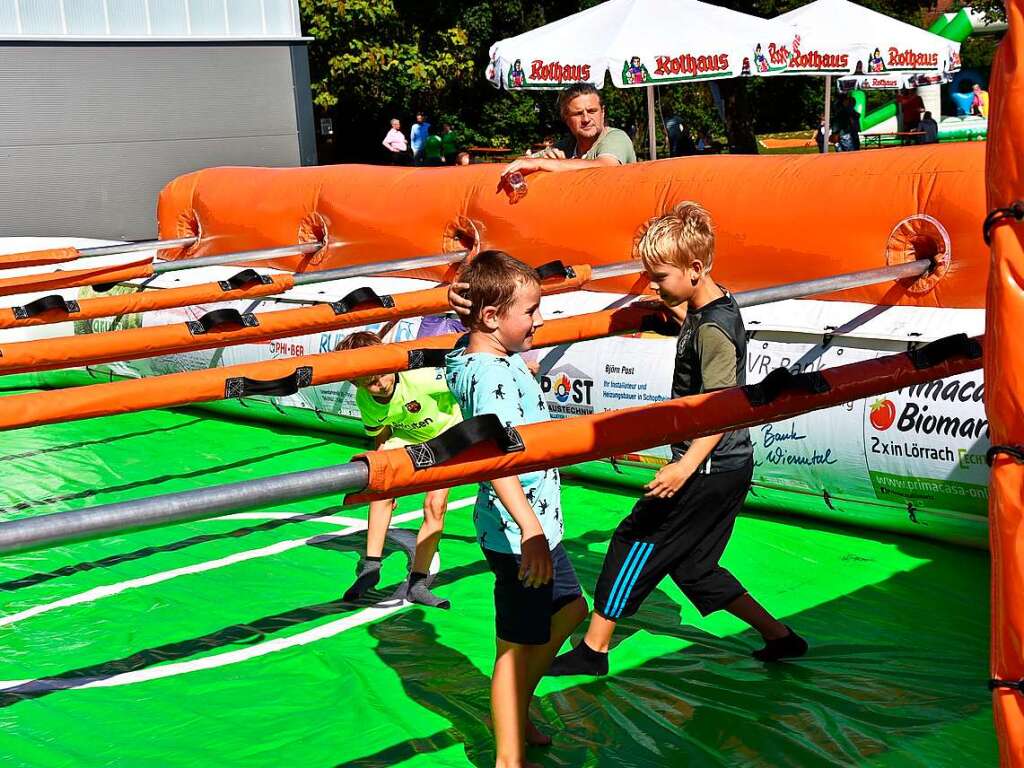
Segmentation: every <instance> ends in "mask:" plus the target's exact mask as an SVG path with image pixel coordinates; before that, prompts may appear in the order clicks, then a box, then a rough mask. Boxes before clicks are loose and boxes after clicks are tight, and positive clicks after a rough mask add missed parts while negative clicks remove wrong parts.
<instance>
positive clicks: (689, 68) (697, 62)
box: [487, 0, 793, 159]
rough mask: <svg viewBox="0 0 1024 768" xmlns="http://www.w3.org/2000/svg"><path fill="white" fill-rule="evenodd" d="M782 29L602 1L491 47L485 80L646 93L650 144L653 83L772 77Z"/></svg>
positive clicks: (673, 1)
mask: <svg viewBox="0 0 1024 768" xmlns="http://www.w3.org/2000/svg"><path fill="white" fill-rule="evenodd" d="M792 38H793V35H792V30H791V29H789V28H788V27H786V26H784V25H782V26H780V25H776V24H774V23H772V22H769V21H766V20H764V19H761V18H759V17H757V16H749V15H747V14H745V13H739V12H738V11H731V10H729V9H727V8H720V7H718V6H715V5H708V4H707V3H701V2H698V0H608V1H607V2H605V3H601V4H600V5H597V6H594V7H593V8H589V9H587V10H585V11H581V12H579V13H576V14H573V15H572V16H567V17H566V18H564V19H560V20H559V21H555V22H552V23H550V24H545V25H544V26H543V27H538V28H537V29H534V30H531V31H529V32H525V33H523V34H521V35H517V36H516V37H510V38H506V39H505V40H500V41H499V42H497V43H495V44H494V45H492V46H491V61H490V64H489V66H488V68H487V78H488V80H490V81H491V83H493V84H494V85H495V86H497V87H504V88H507V89H509V90H530V89H545V88H546V89H552V88H563V87H565V86H566V85H569V84H571V83H579V82H586V83H592V84H593V85H595V86H597V87H598V88H600V87H602V86H603V85H604V82H605V77H606V76H607V75H610V76H611V80H612V83H614V84H615V85H616V86H617V87H619V88H640V87H646V88H647V114H648V123H649V126H650V137H651V159H654V158H655V156H656V150H655V144H654V86H655V85H659V84H662V83H665V84H671V83H687V82H700V81H704V80H715V79H722V78H728V77H739V76H746V75H757V74H762V75H764V74H772V73H773V72H775V71H779V70H781V69H784V67H779V66H775V67H774V68H773V66H772V65H771V62H770V61H769V58H768V51H769V50H779V49H782V48H785V47H786V46H787V45H788V44H789V43H791V41H792Z"/></svg>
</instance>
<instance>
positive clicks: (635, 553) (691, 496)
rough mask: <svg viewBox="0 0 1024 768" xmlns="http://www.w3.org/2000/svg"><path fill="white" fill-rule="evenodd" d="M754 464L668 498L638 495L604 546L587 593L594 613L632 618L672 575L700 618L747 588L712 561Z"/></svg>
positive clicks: (692, 482) (707, 477)
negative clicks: (597, 573)
mask: <svg viewBox="0 0 1024 768" xmlns="http://www.w3.org/2000/svg"><path fill="white" fill-rule="evenodd" d="M753 471H754V466H753V463H751V464H750V465H749V466H747V467H746V468H744V469H737V470H733V471H731V472H715V473H712V474H695V475H693V476H692V477H691V478H690V479H689V480H687V481H686V484H685V485H684V486H683V487H682V488H680V489H679V490H678V491H677V492H676V493H675V494H674V495H673V496H671V497H669V498H667V499H657V498H646V497H644V498H641V499H640V500H639V501H638V502H637V503H636V505H635V506H634V507H633V511H632V512H630V514H629V516H628V517H627V518H626V519H625V520H623V521H622V522H621V523H619V527H618V528H616V529H615V533H614V534H613V535H612V540H611V543H610V544H609V545H608V553H607V554H606V555H605V558H604V565H603V566H602V567H601V575H600V576H598V579H597V589H596V591H595V593H594V611H595V612H596V613H598V614H599V615H601V616H603V617H604V618H606V619H609V620H612V621H618V620H619V619H623V618H625V617H627V616H632V615H633V614H634V613H636V610H637V608H639V607H640V604H641V603H642V602H643V601H644V600H645V599H646V597H647V596H648V595H649V594H651V592H652V591H653V590H654V588H655V587H656V586H658V584H659V582H661V580H662V579H663V578H664V577H665V576H671V577H672V580H673V581H674V582H675V583H676V585H677V586H678V587H679V588H680V589H681V590H682V591H683V594H685V595H686V597H687V598H688V599H689V600H690V602H692V603H693V604H694V606H695V607H696V608H697V610H698V611H700V613H701V615H702V616H707V615H708V614H709V613H713V612H714V611H717V610H719V609H721V608H724V607H725V606H726V605H728V604H729V603H731V602H732V601H733V600H735V599H736V598H737V597H739V596H740V595H742V594H744V593H745V592H746V590H745V589H744V588H743V585H742V584H740V583H739V581H737V580H736V578H735V577H734V576H733V575H732V574H731V573H729V571H727V570H726V569H725V568H723V567H722V566H720V565H719V564H718V560H719V558H721V556H722V552H724V551H725V545H726V544H728V543H729V537H730V536H731V535H732V528H733V523H734V522H735V521H736V515H737V514H738V513H739V511H740V509H741V508H742V507H743V501H744V499H745V498H746V495H747V490H748V489H749V488H750V479H751V476H752V474H753Z"/></svg>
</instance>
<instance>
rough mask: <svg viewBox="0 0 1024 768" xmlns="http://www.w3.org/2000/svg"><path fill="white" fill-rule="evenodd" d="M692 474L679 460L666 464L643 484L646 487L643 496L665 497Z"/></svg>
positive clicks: (677, 488) (679, 486) (678, 487)
mask: <svg viewBox="0 0 1024 768" xmlns="http://www.w3.org/2000/svg"><path fill="white" fill-rule="evenodd" d="M692 474H693V470H692V469H690V468H689V467H687V466H685V465H684V464H683V463H682V462H680V461H673V462H672V463H671V464H666V465H665V466H663V467H662V468H661V469H659V470H658V474H656V475H655V476H654V479H653V480H651V482H649V483H648V484H647V485H645V486H644V488H646V489H647V493H645V494H644V496H647V497H650V498H656V499H667V498H669V497H670V496H672V495H673V494H674V493H675V492H676V491H678V490H679V489H680V488H682V487H683V486H684V485H685V484H686V481H687V480H689V479H690V475H692Z"/></svg>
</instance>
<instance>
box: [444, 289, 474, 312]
mask: <svg viewBox="0 0 1024 768" xmlns="http://www.w3.org/2000/svg"><path fill="white" fill-rule="evenodd" d="M468 290H469V283H452V284H451V285H449V286H448V305H449V306H450V307H451V308H452V309H454V310H455V313H456V314H458V315H462V316H463V317H468V316H469V310H470V309H471V308H472V307H473V302H472V301H470V300H469V299H467V298H466V297H465V296H463V295H462V292H463V291H468Z"/></svg>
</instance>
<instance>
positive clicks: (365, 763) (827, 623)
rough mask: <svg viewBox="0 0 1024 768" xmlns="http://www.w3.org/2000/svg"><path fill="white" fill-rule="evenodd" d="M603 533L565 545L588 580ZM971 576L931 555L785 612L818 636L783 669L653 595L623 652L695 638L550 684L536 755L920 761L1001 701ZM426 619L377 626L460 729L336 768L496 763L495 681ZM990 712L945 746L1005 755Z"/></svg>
mask: <svg viewBox="0 0 1024 768" xmlns="http://www.w3.org/2000/svg"><path fill="white" fill-rule="evenodd" d="M606 540H607V534H606V533H600V532H595V533H592V534H589V535H588V536H585V537H583V538H581V539H576V540H573V541H571V542H570V541H566V548H567V549H568V550H569V553H570V557H571V558H572V560H573V564H574V566H575V567H576V568H577V571H578V574H579V576H580V580H581V582H582V583H583V585H584V587H585V588H589V587H590V586H592V585H593V584H594V583H595V579H596V576H597V571H598V570H599V568H600V563H601V559H600V557H595V556H594V553H593V552H589V551H588V549H587V547H588V544H590V543H594V542H597V541H600V542H603V541H606ZM901 549H904V550H906V551H909V552H914V551H920V552H921V553H922V560H927V559H928V558H927V557H924V556H923V555H924V553H926V552H927V554H931V555H933V556H934V555H935V554H936V550H935V547H934V545H932V547H931V548H930V549H928V550H926V549H925V548H924V546H923V545H922V546H921V549H920V550H918V545H916V543H914V542H912V541H909V540H908V541H901ZM978 560H979V563H978V565H977V568H976V571H977V572H976V573H974V574H972V575H973V576H974V577H975V578H974V579H972V580H973V581H977V582H978V583H979V584H983V583H984V572H985V567H984V563H983V562H982V561H983V557H982V556H981V555H980V553H979V555H978ZM964 577H965V574H964V573H963V572H962V571H961V570H959V569H958V568H957V567H950V566H944V565H943V564H942V563H941V562H929V563H927V564H925V565H922V566H921V567H919V568H917V569H915V570H913V571H909V572H904V573H898V574H895V575H893V576H892V577H890V578H889V579H888V580H886V581H885V582H882V583H880V584H874V585H871V586H867V587H864V588H862V589H860V590H856V591H855V592H852V593H850V594H847V595H844V596H842V597H840V598H838V599H835V600H831V601H829V602H826V603H823V604H821V605H818V606H815V607H812V608H809V609H807V610H805V611H802V612H801V613H799V614H796V615H793V616H787V617H786V621H787V622H790V623H792V624H793V625H794V626H795V627H799V629H800V631H801V632H804V633H805V634H806V635H807V636H808V637H809V638H810V640H811V642H812V651H811V655H810V656H809V657H808V658H806V659H803V660H801V661H799V662H794V663H784V664H762V663H760V662H757V661H755V660H754V659H752V658H751V657H750V656H749V653H750V650H751V648H753V647H755V646H756V645H757V644H758V643H757V637H756V633H753V632H745V633H743V634H741V635H737V636H728V637H724V638H718V637H715V636H712V635H710V634H707V633H705V632H703V631H701V630H699V629H697V628H695V627H692V626H687V625H685V624H684V625H680V610H681V609H680V606H679V604H678V603H676V602H675V601H674V600H672V599H671V598H669V597H668V596H667V595H666V594H664V593H662V592H661V591H660V590H656V591H655V592H654V593H653V594H652V595H651V597H650V598H649V599H648V600H647V602H645V604H644V606H643V608H642V609H641V611H640V612H639V613H638V614H637V615H636V616H635V617H633V618H632V619H630V620H627V621H624V622H622V623H621V625H620V628H619V632H618V634H617V637H616V641H617V645H622V644H623V643H625V642H627V641H629V640H630V639H631V638H632V637H633V636H634V635H642V634H644V633H646V634H649V635H661V636H669V637H675V638H678V639H680V640H684V641H686V642H688V643H689V645H688V646H687V647H686V648H684V649H682V650H680V651H679V652H674V653H668V654H664V655H661V656H658V657H656V658H653V659H651V660H649V661H646V662H644V663H642V664H640V665H638V666H636V667H634V668H632V669H629V670H628V671H625V672H623V673H621V674H620V675H612V676H609V677H606V678H599V679H589V680H588V679H586V678H575V679H568V680H564V681H551V680H549V681H547V682H546V683H542V688H541V690H542V691H544V690H545V689H547V690H548V691H549V692H548V693H546V694H544V695H542V696H541V697H540V701H539V705H540V710H541V711H542V712H543V713H544V715H545V717H546V719H548V720H549V722H550V723H551V724H552V725H553V726H555V727H556V728H557V732H556V733H555V734H554V737H555V745H554V746H553V747H552V748H550V749H547V750H531V759H532V760H535V761H539V762H541V763H543V764H545V765H560V766H563V765H564V766H578V765H584V764H586V765H599V766H665V765H697V766H711V765H714V766H717V765H738V764H743V765H761V766H776V765H800V766H818V765H821V766H826V765H850V764H861V763H862V762H863V761H865V760H871V759H872V758H879V759H882V758H885V757H886V756H887V755H889V756H890V757H891V756H893V754H892V753H893V752H894V751H896V753H897V754H899V755H902V757H900V758H899V759H900V760H903V759H909V756H910V755H914V754H917V753H916V751H915V747H914V741H915V739H919V738H920V739H927V737H928V736H929V735H930V734H933V733H935V731H936V730H937V729H939V728H942V727H955V726H957V724H959V723H961V722H962V721H965V720H967V719H968V718H971V717H972V716H975V715H980V714H983V713H984V712H985V710H986V709H987V708H988V698H987V695H986V693H985V691H984V685H983V681H984V678H985V675H986V674H987V670H986V665H987V662H986V641H985V632H984V629H985V627H986V626H987V605H986V601H985V599H984V595H979V596H978V598H977V599H970V596H969V595H966V594H964V591H963V586H962V583H963V581H962V580H963V578H964ZM957 594H959V595H960V596H962V597H963V599H962V600H961V601H960V603H959V604H958V605H956V606H955V610H956V614H957V615H956V618H957V621H956V622H947V621H941V622H938V623H937V622H936V617H938V616H945V615H947V613H948V611H949V610H950V608H951V604H950V602H949V600H951V599H952V597H951V596H953V595H957ZM428 616H432V614H430V613H424V612H422V611H419V610H416V611H408V612H404V613H402V614H400V615H396V616H393V617H391V618H390V619H389V620H388V621H387V622H380V623H377V624H375V625H372V626H371V627H370V629H369V631H370V633H371V635H372V636H373V637H374V638H376V639H377V641H378V644H377V649H376V650H377V654H378V656H379V657H380V659H381V660H382V661H383V662H384V663H385V664H387V665H388V666H389V667H391V668H392V669H393V670H394V671H395V673H396V674H397V675H398V677H399V680H400V681H401V683H402V686H403V688H404V690H405V693H406V695H407V696H408V697H409V699H411V700H412V701H413V702H415V703H416V704H418V705H420V706H422V707H423V708H425V709H427V710H429V711H431V712H433V713H434V714H436V715H437V716H439V717H441V718H443V719H445V720H447V721H448V722H449V723H451V725H450V727H448V728H447V729H444V730H441V731H437V732H435V733H432V734H429V735H426V736H422V737H417V738H412V739H409V740H406V741H403V742H400V743H397V744H394V745H391V746H389V747H386V748H384V749H381V750H379V751H377V752H375V753H373V754H368V755H364V756H361V757H358V758H354V759H351V760H346V761H345V762H343V763H340V764H339V768H340V766H352V767H353V768H354V767H356V766H359V767H360V768H383V767H384V766H391V765H397V764H401V763H402V762H403V761H406V760H412V759H413V758H417V757H419V758H420V759H422V757H423V756H424V755H426V754H432V753H436V752H439V751H441V750H444V749H446V748H448V747H451V746H453V745H458V744H461V745H463V748H464V750H465V753H466V758H467V759H468V761H469V762H470V763H471V764H472V765H474V766H490V765H493V764H494V763H493V761H494V752H493V737H492V735H491V733H490V732H489V730H487V729H486V728H485V727H483V726H482V725H481V722H482V720H483V718H484V717H485V716H486V715H487V713H488V711H489V700H488V696H489V685H490V683H489V680H488V678H487V677H486V675H483V674H481V673H480V672H479V671H477V668H476V666H474V664H473V663H472V662H471V661H470V660H469V659H468V658H466V657H465V656H464V655H463V654H462V653H460V652H459V651H457V650H455V649H453V648H449V647H446V646H444V645H443V644H441V643H439V642H438V640H437V633H436V631H435V630H434V628H433V626H431V624H430V623H428V621H427V617H428ZM441 620H442V621H443V620H444V619H443V618H442V619H441ZM483 629H484V628H483V627H481V630H483ZM486 629H487V630H488V631H489V630H490V627H487V628H486ZM633 642H634V643H635V642H643V638H642V637H637V638H636V640H634V641H633ZM635 647H636V646H635V645H634V648H635ZM439 670H443V674H439ZM562 685H564V686H565V687H557V686H562ZM982 720H983V722H982V726H981V727H982V728H984V731H981V732H976V731H971V732H970V734H969V735H968V736H963V735H961V736H960V737H959V738H961V739H967V740H968V741H967V742H964V743H949V744H944V745H940V746H941V748H942V750H943V751H942V752H940V754H946V752H945V750H947V749H948V754H949V755H954V754H961V755H963V750H965V749H967V750H969V751H970V753H971V754H973V755H974V757H975V758H979V755H980V756H981V758H980V759H981V762H984V758H985V757H986V756H992V758H993V759H994V754H995V753H994V750H995V746H994V744H995V739H994V736H993V735H992V734H991V733H990V732H989V730H988V729H987V728H985V726H986V725H987V720H984V719H982ZM541 727H542V729H544V726H543V724H541ZM546 730H550V728H548V729H546ZM931 748H933V749H934V745H932V747H931ZM918 757H920V758H921V760H922V762H920V764H921V765H925V764H928V758H926V757H924V756H923V755H918ZM964 759H967V758H966V757H965V758H964ZM932 760H934V756H933V757H932ZM910 762H914V761H913V760H911V761H910ZM981 762H979V763H978V764H981ZM931 764H935V763H934V762H932V763H931ZM958 764H963V763H958Z"/></svg>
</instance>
